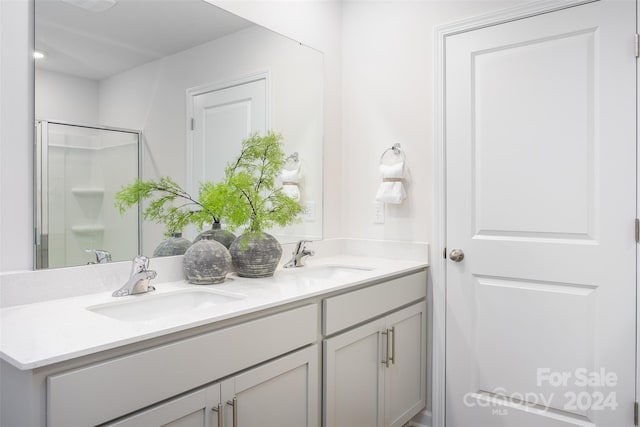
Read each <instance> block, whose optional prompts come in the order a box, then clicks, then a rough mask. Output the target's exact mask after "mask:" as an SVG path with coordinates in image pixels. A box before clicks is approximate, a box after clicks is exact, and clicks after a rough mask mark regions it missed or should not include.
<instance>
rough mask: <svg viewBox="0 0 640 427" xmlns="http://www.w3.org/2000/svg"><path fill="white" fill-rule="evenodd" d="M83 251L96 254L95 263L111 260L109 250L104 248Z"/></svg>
mask: <svg viewBox="0 0 640 427" xmlns="http://www.w3.org/2000/svg"><path fill="white" fill-rule="evenodd" d="M84 251H85V252H87V253H91V254H94V255H95V256H96V263H97V264H105V263H107V262H111V252H109V251H106V250H104V249H85V250H84ZM90 264H91V263H90Z"/></svg>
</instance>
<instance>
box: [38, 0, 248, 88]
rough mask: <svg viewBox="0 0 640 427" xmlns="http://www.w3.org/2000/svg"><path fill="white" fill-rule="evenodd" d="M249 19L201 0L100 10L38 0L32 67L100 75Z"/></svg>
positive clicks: (135, 2)
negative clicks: (36, 55)
mask: <svg viewBox="0 0 640 427" xmlns="http://www.w3.org/2000/svg"><path fill="white" fill-rule="evenodd" d="M90 1H96V0H90ZM97 1H99V0H97ZM252 25H255V24H253V23H252V22H250V21H247V20H245V19H242V18H240V17H238V16H236V15H233V14H231V13H229V12H226V11H224V10H222V9H220V8H218V7H216V6H213V5H211V4H209V3H207V2H206V1H204V0H117V3H116V4H115V6H113V7H112V8H110V9H108V10H105V11H103V12H93V11H91V10H87V9H83V8H80V7H78V6H74V5H72V4H69V3H67V2H63V1H61V0H36V1H35V47H36V50H38V51H41V52H43V53H45V55H46V56H45V58H44V59H41V60H37V61H36V67H37V68H41V69H47V70H50V71H58V72H62V73H66V74H71V75H74V76H79V77H84V78H88V79H92V80H102V79H104V78H105V77H108V76H111V75H113V74H117V73H120V72H122V71H125V70H128V69H131V68H134V67H137V66H139V65H142V64H145V63H147V62H151V61H154V60H157V59H160V58H163V57H165V56H168V55H172V54H174V53H177V52H180V51H183V50H186V49H189V48H191V47H194V46H198V45H201V44H203V43H205V42H208V41H210V40H214V39H217V38H220V37H224V36H225V35H227V34H230V33H233V32H236V31H239V30H242V29H244V28H247V27H250V26H252Z"/></svg>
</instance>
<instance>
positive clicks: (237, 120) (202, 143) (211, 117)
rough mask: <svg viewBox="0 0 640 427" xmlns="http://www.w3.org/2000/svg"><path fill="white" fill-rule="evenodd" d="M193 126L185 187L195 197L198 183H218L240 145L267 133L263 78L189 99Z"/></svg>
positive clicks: (237, 152) (213, 90)
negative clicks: (187, 178)
mask: <svg viewBox="0 0 640 427" xmlns="http://www.w3.org/2000/svg"><path fill="white" fill-rule="evenodd" d="M192 105H193V107H192V110H193V124H192V135H191V140H192V150H191V164H190V165H189V166H190V168H189V169H188V172H187V173H188V174H189V175H190V177H189V178H190V179H189V180H188V181H189V184H188V187H189V189H190V191H191V192H192V194H197V190H198V187H199V185H200V183H202V182H205V181H213V182H218V181H220V180H221V179H222V178H223V177H224V169H225V167H226V165H227V163H229V162H230V161H231V160H233V159H234V158H235V157H237V156H238V154H240V146H241V143H242V141H243V140H244V139H245V138H247V136H249V135H250V134H251V133H254V132H257V133H261V134H263V133H264V132H265V131H266V129H267V121H268V105H267V82H266V77H262V78H257V79H252V80H250V81H248V82H245V83H242V84H233V85H230V86H228V87H222V88H217V89H212V90H210V91H208V92H204V93H199V94H197V95H195V96H193V97H192Z"/></svg>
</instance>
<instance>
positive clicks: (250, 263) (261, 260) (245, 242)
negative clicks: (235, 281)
mask: <svg viewBox="0 0 640 427" xmlns="http://www.w3.org/2000/svg"><path fill="white" fill-rule="evenodd" d="M229 252H231V260H232V262H233V269H234V271H235V272H236V273H237V274H238V276H241V277H270V276H273V273H274V272H275V271H276V267H277V266H278V262H280V258H281V257H282V246H280V243H279V242H278V241H277V240H276V238H275V237H273V236H272V235H270V234H267V233H262V234H261V235H252V236H250V235H246V234H243V235H241V236H239V237H238V238H237V239H236V240H234V241H233V243H232V244H231V247H230V248H229Z"/></svg>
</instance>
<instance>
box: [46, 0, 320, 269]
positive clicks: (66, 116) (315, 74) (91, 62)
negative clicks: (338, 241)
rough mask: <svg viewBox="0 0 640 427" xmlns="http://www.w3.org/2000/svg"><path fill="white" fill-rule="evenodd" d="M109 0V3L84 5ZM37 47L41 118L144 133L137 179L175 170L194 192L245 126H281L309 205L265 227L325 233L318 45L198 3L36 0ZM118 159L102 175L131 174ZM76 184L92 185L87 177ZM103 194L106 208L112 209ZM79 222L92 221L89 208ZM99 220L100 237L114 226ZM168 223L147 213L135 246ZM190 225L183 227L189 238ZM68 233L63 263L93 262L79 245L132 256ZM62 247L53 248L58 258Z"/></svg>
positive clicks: (215, 174) (295, 182) (156, 239)
mask: <svg viewBox="0 0 640 427" xmlns="http://www.w3.org/2000/svg"><path fill="white" fill-rule="evenodd" d="M80 3H82V4H84V5H85V7H78V6H77V5H76V4H80ZM106 3H110V4H112V6H111V7H110V8H107V9H105V10H102V11H96V10H90V9H91V8H92V7H95V8H100V7H99V6H100V5H105V4H106ZM87 8H89V9H87ZM35 44H36V46H35V48H36V50H37V51H39V52H41V53H42V54H43V55H44V57H43V58H42V59H38V60H36V72H35V80H36V82H35V83H36V90H35V93H36V99H35V110H36V119H37V120H40V121H43V122H54V121H55V122H62V123H72V124H81V125H89V126H90V127H95V128H117V129H131V130H134V131H135V132H137V131H139V132H140V134H139V135H140V138H141V140H140V145H141V158H140V163H141V172H140V176H141V178H142V179H146V180H149V179H152V180H157V179H159V178H160V177H162V176H170V177H171V178H172V179H174V180H175V181H176V182H177V183H179V184H180V185H181V186H182V187H183V188H185V189H187V190H188V191H189V192H191V193H192V194H194V195H195V194H197V190H196V189H197V188H198V186H199V184H200V183H201V182H203V181H217V180H219V179H221V177H222V175H223V167H224V165H225V164H226V162H227V161H229V160H230V159H232V158H234V157H235V156H236V155H237V154H238V153H239V147H240V142H241V141H242V139H244V138H246V137H247V136H248V135H249V134H250V133H251V132H253V131H257V132H264V131H266V130H269V129H271V130H273V131H275V132H278V133H281V134H282V135H283V137H284V140H283V141H284V149H285V152H286V153H287V154H288V155H289V154H293V153H298V154H297V155H298V163H297V167H296V168H294V169H296V173H295V175H292V174H291V172H290V171H289V172H287V171H283V175H282V181H283V185H285V186H287V191H291V192H293V193H296V194H298V195H299V197H300V201H301V202H302V203H303V204H304V205H305V206H306V207H307V208H308V212H307V214H305V215H304V218H303V219H302V221H301V222H300V223H298V224H294V225H293V226H289V227H286V228H285V229H278V230H270V231H269V232H270V233H271V234H273V235H274V236H276V237H277V238H278V239H279V240H280V241H281V242H293V241H297V240H299V239H303V238H304V239H321V238H322V160H321V159H322V81H323V64H322V61H323V59H322V54H321V53H320V52H318V51H316V50H314V49H311V48H309V47H306V46H302V45H301V44H300V43H298V42H296V41H293V40H291V39H288V38H286V37H283V36H281V35H279V34H276V33H274V32H272V31H270V30H267V29H265V28H263V27H260V26H258V25H255V24H253V23H251V22H249V21H246V20H244V19H242V18H239V17H237V16H235V15H233V14H230V13H228V12H226V11H224V10H222V9H220V8H218V7H216V6H213V5H211V4H209V3H207V2H205V1H204V0H117V1H115V2H104V1H100V0H96V1H86V2H75V1H70V0H69V1H62V0H35ZM74 129H76V130H78V129H81V128H78V127H74ZM125 157H127V156H124V155H122V156H120V157H118V158H119V159H121V160H122V161H124V159H125ZM85 166H86V165H85ZM64 167H65V168H69V167H73V168H75V166H68V165H66V164H65V165H64ZM119 167H120V165H118V167H116V166H113V167H111V166H109V167H106V169H105V170H106V173H107V175H108V180H111V181H113V182H116V181H117V182H118V183H120V181H121V180H124V181H126V179H125V178H124V175H123V176H120V175H121V172H120V169H119ZM289 169H291V168H290V167H289ZM61 173H65V174H69V172H68V171H66V170H65V171H64V172H61ZM116 175H118V176H117V179H116ZM134 176H135V175H134ZM128 179H129V181H128V182H132V181H133V179H131V178H128ZM124 183H127V182H124ZM74 185H75V187H76V188H85V189H86V188H88V189H91V188H94V184H93V183H92V182H91V181H90V180H87V181H86V182H83V183H77V184H74ZM120 185H121V184H120ZM294 187H295V188H294ZM65 191H70V190H69V189H67V190H65ZM110 191H111V190H109V192H107V191H106V189H105V192H104V194H103V195H102V200H101V202H102V205H103V206H109V207H111V206H113V194H112V193H110ZM66 197H72V196H69V195H68V194H67V195H66ZM73 197H75V198H76V199H78V198H79V197H78V196H73ZM82 198H83V201H86V200H84V199H86V195H83V196H82ZM72 200H73V199H72ZM144 207H145V206H143V208H144ZM60 208H62V207H61V206H60ZM48 209H49V212H52V210H53V209H54V207H53V206H51V205H49V208H48ZM65 209H66V208H65ZM78 210H79V211H80V212H81V213H85V214H86V213H87V212H84V211H83V209H78ZM88 213H90V214H95V212H94V211H91V209H89V212H88ZM135 214H137V212H133V211H132V212H127V213H126V215H125V217H123V218H122V219H123V220H124V219H126V217H127V216H129V215H131V216H134V217H135ZM51 215H53V213H51ZM56 215H59V216H62V217H64V218H67V217H69V216H70V213H69V212H67V211H63V212H62V213H56ZM74 221H76V222H75V224H82V225H85V224H93V223H92V222H91V221H90V218H88V217H84V218H79V219H77V220H74ZM66 222H67V224H65V225H64V227H67V228H70V227H73V224H74V223H72V222H71V221H70V220H69V221H66ZM101 224H102V223H101ZM103 225H104V236H107V234H108V233H110V232H111V231H112V230H111V228H112V227H111V226H110V225H109V224H108V223H106V222H104V224H103ZM67 231H68V230H67ZM120 231H121V230H118V232H120ZM165 232H166V230H165V229H164V227H163V226H162V225H160V224H155V223H150V222H147V221H143V222H142V226H141V233H137V232H133V233H128V234H130V235H132V236H133V237H134V238H136V237H137V236H138V234H140V235H141V240H140V241H139V242H137V244H139V246H140V250H139V251H140V252H141V253H142V254H147V255H151V254H152V253H153V251H154V249H155V248H156V247H157V246H158V244H160V242H161V241H162V240H163V239H164V233H165ZM196 233H197V230H195V229H193V230H190V229H187V230H185V237H187V238H188V239H193V237H195V235H196ZM80 234H82V233H80ZM69 235H70V236H71V237H69V238H68V239H67V240H69V239H71V240H72V243H68V241H67V244H68V248H66V249H65V251H70V252H73V253H72V254H71V255H68V258H69V259H70V260H73V261H70V262H67V263H65V264H64V265H73V264H76V263H77V264H84V263H86V262H89V261H95V256H94V255H92V254H87V253H84V250H85V249H104V250H107V251H112V252H113V254H114V255H117V256H113V258H112V259H113V261H117V260H122V259H130V258H131V256H130V255H129V253H128V252H126V251H120V250H117V248H116V245H115V243H113V241H111V243H110V241H109V240H107V239H106V237H105V238H104V240H103V241H102V242H97V241H94V242H88V241H87V237H88V236H85V235H82V239H85V240H84V241H83V240H82V239H81V238H80V236H79V233H76V234H75V235H74V234H72V233H71V234H69ZM121 235H122V233H120V234H119V236H121ZM73 239H75V241H73ZM85 246H86V247H85ZM96 246H101V247H96ZM60 250H61V249H59V248H55V249H54V248H51V249H50V251H49V252H51V251H55V252H56V254H55V256H56V257H57V256H58V255H59V251H60ZM79 251H82V254H79V253H78V252H79ZM119 254H122V255H119ZM52 255H53V254H51V253H49V257H51V256H52ZM41 265H42V266H45V265H44V263H43V264H41ZM49 266H50V267H53V266H62V264H59V263H58V262H55V263H54V262H51V263H49Z"/></svg>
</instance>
